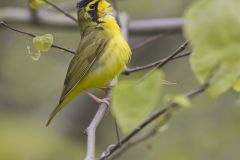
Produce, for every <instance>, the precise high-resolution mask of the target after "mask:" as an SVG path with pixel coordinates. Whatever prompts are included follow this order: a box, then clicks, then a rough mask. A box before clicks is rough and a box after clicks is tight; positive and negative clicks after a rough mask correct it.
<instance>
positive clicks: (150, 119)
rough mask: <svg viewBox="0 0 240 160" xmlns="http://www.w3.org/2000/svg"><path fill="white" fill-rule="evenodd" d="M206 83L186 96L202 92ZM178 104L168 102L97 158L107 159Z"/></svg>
mask: <svg viewBox="0 0 240 160" xmlns="http://www.w3.org/2000/svg"><path fill="white" fill-rule="evenodd" d="M207 86H208V85H203V86H200V87H198V88H197V89H194V90H192V91H190V92H188V93H187V94H186V97H188V98H190V99H192V98H194V97H195V96H196V95H198V94H200V93H202V92H204V91H205V90H206V88H207ZM179 107H180V106H179V105H178V104H176V103H174V102H173V103H170V104H169V105H168V107H166V108H164V109H161V110H160V111H158V112H156V113H154V114H153V115H152V116H150V117H148V118H147V119H146V120H145V121H144V122H142V123H141V124H140V125H139V126H137V127H136V128H135V129H134V130H133V131H132V132H131V133H129V134H128V135H127V136H126V137H124V138H123V139H122V140H121V141H120V142H119V143H118V144H116V145H114V146H113V147H111V148H110V149H107V150H106V151H105V152H103V154H102V156H101V157H100V158H99V160H107V159H108V158H109V157H110V156H111V155H112V154H114V153H115V152H116V151H117V150H118V149H120V148H121V147H122V146H123V145H124V144H126V143H127V142H128V141H129V140H130V139H131V138H133V137H134V136H135V135H136V134H138V133H139V132H140V131H141V130H143V129H144V128H145V127H146V126H147V125H149V124H150V123H152V122H153V121H154V120H156V119H157V118H158V117H160V116H162V115H164V114H166V113H167V112H168V111H169V109H177V108H179Z"/></svg>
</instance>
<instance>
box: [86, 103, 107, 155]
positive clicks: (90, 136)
mask: <svg viewBox="0 0 240 160" xmlns="http://www.w3.org/2000/svg"><path fill="white" fill-rule="evenodd" d="M107 107H108V106H107V105H106V104H105V103H102V104H100V106H99V108H98V111H97V113H96V115H95V116H94V118H93V120H92V121H91V124H90V125H89V127H88V128H87V130H86V133H87V155H86V158H85V160H94V159H95V139H96V129H97V127H98V125H99V124H100V122H101V121H102V119H103V116H104V114H105V112H106V110H107Z"/></svg>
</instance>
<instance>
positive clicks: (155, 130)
mask: <svg viewBox="0 0 240 160" xmlns="http://www.w3.org/2000/svg"><path fill="white" fill-rule="evenodd" d="M158 130H159V126H158V125H157V126H154V127H153V128H151V129H150V131H148V132H147V133H145V134H144V135H142V136H141V137H138V138H137V139H134V140H131V141H129V142H128V143H126V144H125V145H124V146H122V147H121V149H119V150H118V151H117V152H115V153H114V154H112V155H111V156H110V157H109V158H108V159H111V160H113V159H116V158H118V157H119V156H121V155H122V154H123V153H124V152H125V151H127V150H128V149H129V148H131V147H133V146H135V145H137V144H139V143H141V142H143V141H145V140H147V139H149V138H151V137H153V136H154V135H156V134H157V133H158Z"/></svg>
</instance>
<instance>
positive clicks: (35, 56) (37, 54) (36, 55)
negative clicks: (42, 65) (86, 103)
mask: <svg viewBox="0 0 240 160" xmlns="http://www.w3.org/2000/svg"><path fill="white" fill-rule="evenodd" d="M27 52H28V54H29V55H30V57H31V58H32V59H33V60H34V61H38V60H39V59H40V57H41V52H40V51H38V52H31V48H30V46H27Z"/></svg>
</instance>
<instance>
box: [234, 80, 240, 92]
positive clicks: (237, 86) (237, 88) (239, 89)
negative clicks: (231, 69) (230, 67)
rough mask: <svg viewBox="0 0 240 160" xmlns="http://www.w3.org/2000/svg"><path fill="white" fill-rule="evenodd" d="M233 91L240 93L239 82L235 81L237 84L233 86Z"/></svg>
mask: <svg viewBox="0 0 240 160" xmlns="http://www.w3.org/2000/svg"><path fill="white" fill-rule="evenodd" d="M233 89H234V90H235V91H236V92H240V80H237V82H236V83H235V84H234V85H233Z"/></svg>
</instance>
